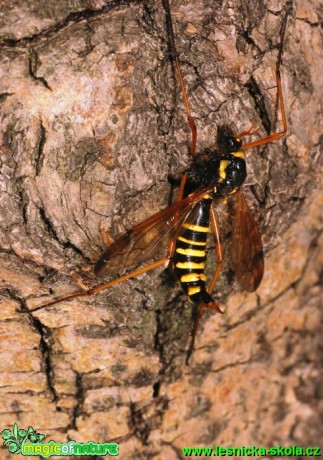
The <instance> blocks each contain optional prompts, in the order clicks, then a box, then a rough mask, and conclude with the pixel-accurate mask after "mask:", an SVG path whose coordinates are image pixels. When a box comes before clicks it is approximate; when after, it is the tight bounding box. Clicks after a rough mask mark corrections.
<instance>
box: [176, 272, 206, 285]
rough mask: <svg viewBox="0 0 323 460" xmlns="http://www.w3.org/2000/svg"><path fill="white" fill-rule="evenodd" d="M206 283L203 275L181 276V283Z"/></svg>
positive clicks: (189, 274) (187, 274)
mask: <svg viewBox="0 0 323 460" xmlns="http://www.w3.org/2000/svg"><path fill="white" fill-rule="evenodd" d="M200 280H201V281H206V276H205V275H204V273H186V274H185V275H183V276H181V283H192V282H194V281H200Z"/></svg>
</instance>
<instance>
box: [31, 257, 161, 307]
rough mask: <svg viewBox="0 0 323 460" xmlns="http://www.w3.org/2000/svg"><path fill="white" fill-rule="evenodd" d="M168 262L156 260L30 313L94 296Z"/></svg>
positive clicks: (53, 301)
mask: <svg viewBox="0 0 323 460" xmlns="http://www.w3.org/2000/svg"><path fill="white" fill-rule="evenodd" d="M168 260H169V257H164V258H163V259H159V260H157V261H156V262H152V263H151V264H149V265H146V266H145V267H142V268H138V269H137V270H134V271H132V272H131V273H128V274H127V275H124V276H120V278H116V279H114V280H112V281H108V282H107V283H104V284H99V285H98V286H95V287H93V288H91V289H87V290H86V291H78V292H74V294H69V295H67V296H64V297H59V298H58V299H55V300H52V301H51V302H49V303H47V304H45V305H41V306H39V307H36V308H34V309H32V310H30V311H33V312H34V311H38V310H41V309H42V308H46V307H50V306H51V305H55V304H56V303H58V302H63V301H66V300H73V299H76V298H78V297H87V296H90V295H92V294H96V293H97V292H100V291H103V290H104V289H108V288H110V287H112V286H114V285H116V284H119V283H122V282H123V281H126V280H128V279H130V278H134V277H136V276H139V275H142V274H143V273H145V272H148V271H149V270H152V269H154V268H157V267H159V266H160V265H163V264H164V263H166V262H167V261H168Z"/></svg>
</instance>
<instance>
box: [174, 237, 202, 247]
mask: <svg viewBox="0 0 323 460" xmlns="http://www.w3.org/2000/svg"><path fill="white" fill-rule="evenodd" d="M178 239H179V241H183V242H184V243H188V244H193V245H195V246H205V245H206V241H193V240H188V239H187V238H184V237H183V236H179V237H178Z"/></svg>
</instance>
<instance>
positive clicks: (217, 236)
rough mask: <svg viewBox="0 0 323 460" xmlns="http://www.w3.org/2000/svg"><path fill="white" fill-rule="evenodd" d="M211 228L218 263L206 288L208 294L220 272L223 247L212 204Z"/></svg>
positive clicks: (211, 290)
mask: <svg viewBox="0 0 323 460" xmlns="http://www.w3.org/2000/svg"><path fill="white" fill-rule="evenodd" d="M210 216H211V230H212V233H213V236H214V240H215V252H216V257H217V260H218V264H217V267H216V269H215V272H214V274H213V277H212V280H211V282H210V284H209V286H208V288H207V290H208V293H209V294H212V292H213V289H214V286H215V283H216V281H217V279H218V277H219V274H220V272H221V268H222V263H223V247H222V243H221V237H220V226H219V224H218V221H217V217H216V212H215V209H214V206H213V205H212V206H211V214H210Z"/></svg>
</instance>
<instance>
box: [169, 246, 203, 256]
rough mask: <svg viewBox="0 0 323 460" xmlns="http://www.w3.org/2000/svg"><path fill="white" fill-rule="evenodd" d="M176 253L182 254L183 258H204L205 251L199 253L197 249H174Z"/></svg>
mask: <svg viewBox="0 0 323 460" xmlns="http://www.w3.org/2000/svg"><path fill="white" fill-rule="evenodd" d="M176 252H178V254H184V256H193V257H205V251H199V250H198V249H191V248H188V249H183V248H176Z"/></svg>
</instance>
